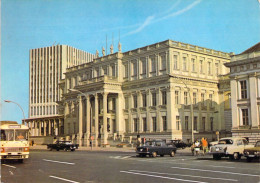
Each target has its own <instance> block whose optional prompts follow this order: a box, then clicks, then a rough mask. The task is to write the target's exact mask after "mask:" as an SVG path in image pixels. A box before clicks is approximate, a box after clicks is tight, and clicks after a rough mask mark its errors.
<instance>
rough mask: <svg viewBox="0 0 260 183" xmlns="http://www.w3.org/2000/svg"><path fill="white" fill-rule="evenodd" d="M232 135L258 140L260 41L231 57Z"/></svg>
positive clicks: (259, 133) (251, 141) (229, 65)
mask: <svg viewBox="0 0 260 183" xmlns="http://www.w3.org/2000/svg"><path fill="white" fill-rule="evenodd" d="M225 65H226V66H227V67H229V68H230V83H231V84H230V85H231V96H232V97H231V98H232V119H233V121H232V136H242V137H247V138H248V139H249V142H250V143H255V142H256V141H258V140H260V43H258V44H256V45H254V46H253V47H251V48H249V49H247V50H246V51H244V52H243V53H241V54H238V55H235V56H233V57H232V58H231V62H230V63H226V64H225Z"/></svg>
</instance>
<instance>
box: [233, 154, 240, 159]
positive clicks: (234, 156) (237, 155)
mask: <svg viewBox="0 0 260 183" xmlns="http://www.w3.org/2000/svg"><path fill="white" fill-rule="evenodd" d="M240 158H241V157H240V155H239V153H237V152H235V153H234V154H233V159H234V160H240Z"/></svg>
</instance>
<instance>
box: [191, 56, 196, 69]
mask: <svg viewBox="0 0 260 183" xmlns="http://www.w3.org/2000/svg"><path fill="white" fill-rule="evenodd" d="M191 65H192V72H195V59H194V58H192V59H191Z"/></svg>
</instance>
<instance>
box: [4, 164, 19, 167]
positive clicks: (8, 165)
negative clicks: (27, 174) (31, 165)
mask: <svg viewBox="0 0 260 183" xmlns="http://www.w3.org/2000/svg"><path fill="white" fill-rule="evenodd" d="M2 165H4V166H8V167H10V168H16V167H15V166H11V165H7V164H2Z"/></svg>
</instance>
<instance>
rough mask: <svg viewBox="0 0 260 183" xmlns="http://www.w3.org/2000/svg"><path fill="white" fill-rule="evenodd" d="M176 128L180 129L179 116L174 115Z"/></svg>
mask: <svg viewBox="0 0 260 183" xmlns="http://www.w3.org/2000/svg"><path fill="white" fill-rule="evenodd" d="M176 130H180V116H176Z"/></svg>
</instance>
